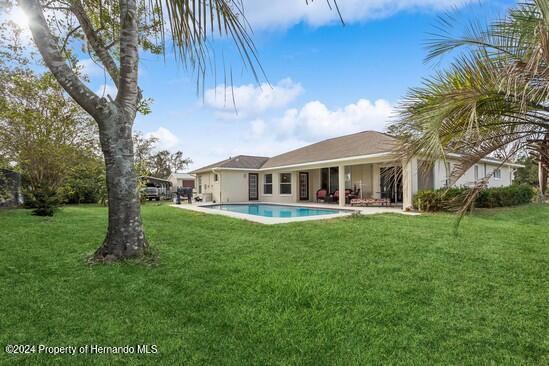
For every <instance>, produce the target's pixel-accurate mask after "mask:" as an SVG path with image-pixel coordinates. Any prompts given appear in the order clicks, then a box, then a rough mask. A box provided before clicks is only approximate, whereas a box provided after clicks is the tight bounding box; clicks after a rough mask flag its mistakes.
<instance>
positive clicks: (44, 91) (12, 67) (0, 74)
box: [0, 23, 98, 215]
mask: <svg viewBox="0 0 549 366" xmlns="http://www.w3.org/2000/svg"><path fill="white" fill-rule="evenodd" d="M0 56H1V57H0V85H2V88H0V159H1V160H2V161H5V162H8V163H9V166H10V168H11V169H15V170H17V171H19V172H20V173H21V174H22V176H23V182H24V187H25V188H26V197H27V203H29V204H31V205H32V206H33V207H35V213H36V214H39V215H52V214H53V209H54V208H55V206H57V205H58V204H60V203H61V201H62V196H61V195H60V188H61V186H62V185H63V183H64V181H65V177H66V175H67V171H70V170H71V169H72V167H73V166H75V165H76V164H77V162H78V161H79V160H80V159H81V158H80V157H81V156H82V155H86V156H92V155H93V153H92V151H93V150H94V149H96V148H97V143H98V140H97V131H96V127H95V124H94V122H93V120H92V119H91V118H90V117H89V116H88V115H87V113H85V112H84V111H83V110H82V108H80V106H79V105H78V104H76V103H75V102H74V101H73V100H72V99H71V98H70V97H69V96H68V95H66V93H65V92H64V90H63V89H62V88H61V86H60V85H59V83H57V81H56V80H55V79H54V77H53V75H52V74H50V73H44V74H42V75H40V74H37V73H36V72H35V71H34V70H33V69H32V68H31V67H30V63H29V59H28V58H29V55H28V54H25V52H24V50H23V48H22V47H21V45H20V44H19V43H18V30H17V29H16V28H13V27H11V26H10V24H6V23H2V24H1V25H0Z"/></svg>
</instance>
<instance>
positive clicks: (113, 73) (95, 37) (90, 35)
mask: <svg viewBox="0 0 549 366" xmlns="http://www.w3.org/2000/svg"><path fill="white" fill-rule="evenodd" d="M71 11H72V13H73V14H74V15H75V16H76V19H78V22H79V23H80V26H81V27H82V30H83V31H84V35H85V36H86V39H87V40H88V42H89V44H90V46H91V48H92V49H93V51H94V52H95V54H96V55H97V57H99V59H100V60H101V63H102V64H103V66H105V69H106V70H107V72H108V74H109V76H110V77H111V79H112V81H113V82H114V85H115V86H116V87H118V84H119V79H120V71H119V69H118V65H117V64H116V62H115V61H114V59H113V58H112V56H111V54H110V53H109V51H108V48H107V47H106V46H105V42H104V41H103V39H102V38H101V36H99V30H97V31H96V30H94V29H93V26H92V24H91V22H90V19H89V18H88V16H87V15H86V11H85V10H84V7H83V6H82V3H81V2H80V1H79V0H77V1H74V2H73V3H72V5H71Z"/></svg>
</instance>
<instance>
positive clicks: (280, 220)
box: [171, 202, 419, 225]
mask: <svg viewBox="0 0 549 366" xmlns="http://www.w3.org/2000/svg"><path fill="white" fill-rule="evenodd" d="M250 203H252V204H268V205H279V206H296V207H311V208H320V209H332V210H341V211H346V212H343V213H334V214H330V215H314V216H302V217H265V216H256V215H249V214H244V213H239V212H232V211H222V210H213V209H211V208H208V206H217V205H219V204H218V203H202V204H196V203H193V204H188V203H181V204H180V205H175V204H173V205H171V206H172V207H176V208H181V209H183V210H190V211H195V212H201V213H206V214H210V215H222V216H229V217H233V218H237V219H243V220H248V221H253V222H257V223H260V224H265V225H275V224H288V223H291V222H301V221H313V220H329V219H335V218H340V217H347V216H351V215H353V214H356V213H360V214H361V215H376V214H384V213H396V214H401V215H411V216H415V215H419V213H417V212H405V211H403V210H402V208H400V207H350V206H345V207H343V208H340V207H339V206H336V205H333V204H326V203H313V202H306V203H274V202H231V203H229V204H233V205H238V204H243V205H246V204H250Z"/></svg>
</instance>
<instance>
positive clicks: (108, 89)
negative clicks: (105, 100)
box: [95, 84, 118, 98]
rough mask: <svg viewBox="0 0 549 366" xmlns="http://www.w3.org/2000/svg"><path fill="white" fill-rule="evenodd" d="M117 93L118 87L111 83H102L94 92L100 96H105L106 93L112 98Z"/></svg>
mask: <svg viewBox="0 0 549 366" xmlns="http://www.w3.org/2000/svg"><path fill="white" fill-rule="evenodd" d="M117 93H118V89H116V86H114V85H111V84H103V85H101V86H100V87H99V88H97V90H96V91H95V94H97V95H99V96H100V97H106V96H107V95H110V96H111V97H112V98H115V97H116V94H117Z"/></svg>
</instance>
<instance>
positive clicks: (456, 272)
mask: <svg viewBox="0 0 549 366" xmlns="http://www.w3.org/2000/svg"><path fill="white" fill-rule="evenodd" d="M106 213H107V212H106V209H105V208H102V207H95V206H72V207H66V208H64V209H62V210H61V211H59V213H58V215H56V216H55V217H53V218H40V217H34V216H31V215H30V212H29V211H26V210H4V211H0V345H1V346H2V350H1V351H0V364H9V365H17V364H19V365H31V364H51V365H59V364H66V365H78V364H86V365H89V364H94V365H95V364H98V365H100V364H104V365H107V364H108V365H111V364H123V363H127V364H157V365H176V364H179V365H183V364H186V365H187V364H188V365H216V364H224V365H248V364H256V365H266V364H281V365H325V364H330V365H333V364H336V365H349V364H356V365H364V364H413V365H426V364H442V365H487V364H494V365H517V364H529V365H542V364H548V363H549V320H548V319H549V307H548V306H549V283H548V280H549V205H545V206H541V205H530V206H523V207H518V208H514V209H499V210H492V211H483V212H479V213H477V214H475V216H474V217H468V218H466V219H465V220H464V221H463V223H462V227H461V229H460V235H459V236H458V237H454V236H453V234H452V224H453V222H454V218H453V217H452V216H449V215H444V214H441V215H424V216H420V217H410V216H402V215H379V216H368V217H358V218H357V217H353V218H345V219H339V220H333V221H317V222H304V223H295V224H286V225H274V226H264V225H261V224H254V223H249V222H246V221H241V220H236V219H231V218H227V217H223V216H215V215H203V214H198V213H191V212H186V211H184V210H179V209H174V208H171V207H169V206H166V205H160V206H157V205H154V204H153V205H151V204H147V205H146V206H145V207H144V208H143V216H144V222H145V229H146V233H147V235H148V239H149V241H150V243H151V245H152V247H153V248H155V250H156V251H157V252H158V253H159V257H158V260H157V265H155V266H144V265H142V264H123V265H120V264H118V265H110V266H106V265H97V266H91V267H90V266H87V265H86V264H85V258H86V256H87V255H88V254H90V253H92V252H93V250H94V249H95V248H96V247H97V246H98V245H99V244H100V242H101V240H102V239H103V235H104V231H105V227H106ZM7 344H45V345H50V346H64V345H72V346H83V345H93V344H97V345H103V346H123V345H136V344H155V345H157V346H158V351H159V352H158V353H157V354H148V355H143V354H141V355H137V354H134V355H106V354H94V355H92V354H85V355H77V356H70V355H57V356H51V355H43V354H42V355H39V354H29V355H10V354H7V353H5V352H4V349H3V348H4V346H5V345H7Z"/></svg>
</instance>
